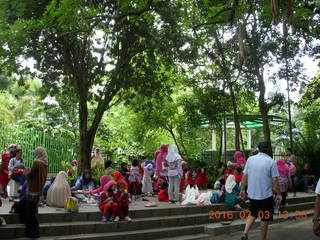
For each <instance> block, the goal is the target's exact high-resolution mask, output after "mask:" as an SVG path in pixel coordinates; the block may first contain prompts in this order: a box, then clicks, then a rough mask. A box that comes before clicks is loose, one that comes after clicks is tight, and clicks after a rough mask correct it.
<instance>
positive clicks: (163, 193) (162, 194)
mask: <svg viewBox="0 0 320 240" xmlns="http://www.w3.org/2000/svg"><path fill="white" fill-rule="evenodd" d="M158 180H159V182H160V183H159V186H160V187H159V189H160V190H159V193H158V201H160V202H168V201H169V196H168V183H167V181H166V179H165V178H161V177H160V178H159V179H158Z"/></svg>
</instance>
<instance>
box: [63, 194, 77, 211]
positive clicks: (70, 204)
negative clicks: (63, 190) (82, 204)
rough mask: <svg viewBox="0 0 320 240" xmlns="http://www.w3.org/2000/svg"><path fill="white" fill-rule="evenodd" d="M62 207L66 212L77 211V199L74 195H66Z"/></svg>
mask: <svg viewBox="0 0 320 240" xmlns="http://www.w3.org/2000/svg"><path fill="white" fill-rule="evenodd" d="M64 209H65V210H66V211H67V212H79V203H78V200H77V199H76V198H74V197H68V198H67V199H66V201H65V203H64Z"/></svg>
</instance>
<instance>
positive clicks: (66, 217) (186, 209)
mask: <svg viewBox="0 0 320 240" xmlns="http://www.w3.org/2000/svg"><path fill="white" fill-rule="evenodd" d="M314 201H315V196H305V197H297V198H289V199H288V201H287V202H288V204H289V205H292V204H299V203H306V202H314ZM80 210H81V209H80ZM227 210H229V208H228V206H227V205H226V204H222V203H221V204H212V205H209V206H183V207H182V206H170V207H167V208H163V207H158V208H145V209H133V210H130V212H129V214H130V217H131V218H133V219H137V218H146V217H162V216H172V215H190V214H198V213H199V214H200V213H208V212H209V211H227ZM293 210H294V209H291V211H293ZM2 216H3V217H4V218H5V219H6V221H7V223H8V224H18V223H19V216H18V215H15V214H9V213H8V214H3V215H2ZM100 218H101V213H100V212H99V211H98V208H97V211H95V212H81V211H80V212H79V213H67V212H65V211H64V210H61V211H60V212H55V213H40V214H39V222H40V223H54V222H75V221H97V220H98V219H100Z"/></svg>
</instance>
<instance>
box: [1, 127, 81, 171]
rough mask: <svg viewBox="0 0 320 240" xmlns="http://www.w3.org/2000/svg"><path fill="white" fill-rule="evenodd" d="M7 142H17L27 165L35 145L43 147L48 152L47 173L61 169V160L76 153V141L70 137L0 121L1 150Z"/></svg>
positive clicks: (69, 158)
mask: <svg viewBox="0 0 320 240" xmlns="http://www.w3.org/2000/svg"><path fill="white" fill-rule="evenodd" d="M9 144H17V145H18V146H19V147H20V148H21V149H22V153H23V159H24V161H25V165H26V166H27V167H30V166H31V165H32V162H33V160H34V150H35V149H36V147H38V146H41V147H44V148H45V149H46V150H47V152H48V158H49V173H57V172H59V171H60V170H62V166H61V161H71V160H72V159H73V158H74V156H75V154H76V143H75V142H74V141H72V140H71V139H68V138H62V137H60V136H52V135H50V134H48V133H44V132H40V131H36V130H32V129H22V128H14V127H11V126H8V125H5V124H2V123H0V147H1V151H2V152H3V151H5V150H6V148H7V147H8V145H9Z"/></svg>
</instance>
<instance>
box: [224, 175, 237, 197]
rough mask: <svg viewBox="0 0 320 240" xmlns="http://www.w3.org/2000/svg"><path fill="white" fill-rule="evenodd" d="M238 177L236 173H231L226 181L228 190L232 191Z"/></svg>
mask: <svg viewBox="0 0 320 240" xmlns="http://www.w3.org/2000/svg"><path fill="white" fill-rule="evenodd" d="M236 184H237V183H236V177H235V176H234V175H229V177H228V178H227V181H226V186H225V188H226V191H227V192H228V193H232V190H233V188H234V187H235V186H236Z"/></svg>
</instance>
